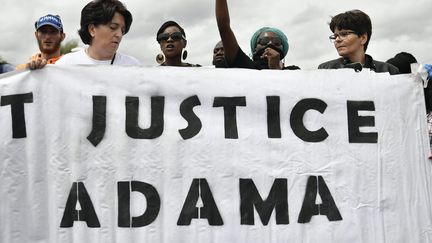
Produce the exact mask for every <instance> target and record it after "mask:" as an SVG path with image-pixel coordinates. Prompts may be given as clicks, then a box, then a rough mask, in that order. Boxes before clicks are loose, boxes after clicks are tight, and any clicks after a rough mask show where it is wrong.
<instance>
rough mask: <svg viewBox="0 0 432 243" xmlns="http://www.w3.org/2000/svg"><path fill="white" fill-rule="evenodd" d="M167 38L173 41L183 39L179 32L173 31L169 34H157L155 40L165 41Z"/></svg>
mask: <svg viewBox="0 0 432 243" xmlns="http://www.w3.org/2000/svg"><path fill="white" fill-rule="evenodd" d="M169 38H171V40H173V41H179V40H182V39H185V38H184V36H183V34H182V33H181V32H173V33H171V34H170V33H162V34H159V35H158V37H157V41H158V42H161V41H167V40H168V39H169Z"/></svg>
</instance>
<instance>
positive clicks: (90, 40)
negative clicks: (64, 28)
mask: <svg viewBox="0 0 432 243" xmlns="http://www.w3.org/2000/svg"><path fill="white" fill-rule="evenodd" d="M131 24H132V15H131V13H130V12H129V11H128V10H127V9H126V7H125V6H124V5H123V3H121V2H120V1H117V0H95V1H92V2H90V3H88V4H87V5H86V6H85V7H84V8H83V9H82V11H81V28H80V29H79V30H78V34H79V35H80V37H81V40H82V41H83V42H84V44H88V45H89V46H88V47H87V48H85V49H83V50H80V51H77V52H73V53H69V54H67V55H65V56H63V57H62V58H60V60H59V61H57V62H56V64H90V65H122V66H131V65H140V62H139V61H138V60H137V59H135V58H134V57H131V56H128V55H124V54H121V53H119V52H117V49H118V47H119V46H120V42H121V40H122V38H123V36H124V35H125V34H126V33H127V32H128V31H129V28H130V26H131Z"/></svg>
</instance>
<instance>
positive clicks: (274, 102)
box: [267, 96, 282, 138]
mask: <svg viewBox="0 0 432 243" xmlns="http://www.w3.org/2000/svg"><path fill="white" fill-rule="evenodd" d="M279 107H280V97H279V96H267V134H268V137H269V138H281V137H282V135H281V128H280V111H279V110H280V108H279Z"/></svg>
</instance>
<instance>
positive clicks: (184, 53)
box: [182, 50, 188, 60]
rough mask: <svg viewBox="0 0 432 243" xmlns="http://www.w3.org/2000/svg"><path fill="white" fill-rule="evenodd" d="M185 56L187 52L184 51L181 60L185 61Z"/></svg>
mask: <svg viewBox="0 0 432 243" xmlns="http://www.w3.org/2000/svg"><path fill="white" fill-rule="evenodd" d="M187 55H188V52H187V51H186V50H184V52H183V55H182V58H183V60H186V58H187Z"/></svg>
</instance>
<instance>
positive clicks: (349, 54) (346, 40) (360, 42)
mask: <svg viewBox="0 0 432 243" xmlns="http://www.w3.org/2000/svg"><path fill="white" fill-rule="evenodd" d="M334 36H335V37H336V39H334V46H335V48H336V50H337V52H338V54H339V56H342V57H345V58H349V59H352V58H353V57H355V56H358V55H364V44H365V43H366V41H367V34H366V33H365V34H363V35H360V36H359V35H357V33H355V32H354V31H352V30H347V29H341V30H339V29H335V31H334Z"/></svg>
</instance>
